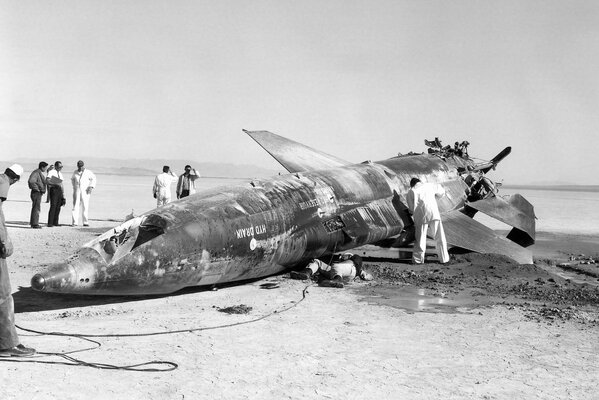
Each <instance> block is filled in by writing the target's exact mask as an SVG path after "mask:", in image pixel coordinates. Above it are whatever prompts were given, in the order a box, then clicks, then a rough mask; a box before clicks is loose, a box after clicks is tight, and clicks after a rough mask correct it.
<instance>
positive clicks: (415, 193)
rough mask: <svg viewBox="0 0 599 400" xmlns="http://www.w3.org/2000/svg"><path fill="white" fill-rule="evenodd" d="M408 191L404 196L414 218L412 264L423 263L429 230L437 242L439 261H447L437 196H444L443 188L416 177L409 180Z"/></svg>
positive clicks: (445, 243)
mask: <svg viewBox="0 0 599 400" xmlns="http://www.w3.org/2000/svg"><path fill="white" fill-rule="evenodd" d="M410 187H411V189H410V191H409V192H408V195H407V196H406V200H407V202H408V209H409V210H410V213H411V214H412V218H413V219H414V227H415V234H416V240H415V241H414V250H413V252H412V261H413V262H414V264H422V263H424V252H425V250H426V234H427V232H428V230H429V227H430V230H431V235H432V237H433V238H435V241H436V243H437V246H436V247H437V255H438V257H439V262H440V263H442V264H445V263H446V262H448V261H449V253H448V252H447V241H446V239H445V231H444V230H443V223H442V222H441V214H439V206H438V205H437V197H442V196H445V189H443V187H442V186H441V185H438V184H435V183H422V182H421V181H420V179H418V178H412V179H411V180H410Z"/></svg>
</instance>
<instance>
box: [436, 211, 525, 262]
mask: <svg viewBox="0 0 599 400" xmlns="http://www.w3.org/2000/svg"><path fill="white" fill-rule="evenodd" d="M441 218H442V219H443V228H444V230H445V237H446V238H447V243H448V244H449V245H452V246H458V247H461V248H464V249H468V250H472V251H476V252H478V253H496V254H504V255H506V256H508V257H510V258H512V259H513V260H514V261H516V262H517V263H519V264H532V263H533V262H532V252H531V251H530V250H527V249H525V248H524V247H521V246H519V245H518V244H516V243H514V242H512V241H511V240H509V239H506V238H503V237H501V236H499V235H497V234H496V233H495V232H493V230H492V229H490V228H488V227H486V226H484V225H483V224H481V223H480V222H478V221H475V220H473V219H472V218H470V217H468V216H467V215H465V214H463V213H461V212H460V211H458V210H453V211H450V212H448V213H445V214H443V215H442V216H441Z"/></svg>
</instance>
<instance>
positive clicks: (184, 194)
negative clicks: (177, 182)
mask: <svg viewBox="0 0 599 400" xmlns="http://www.w3.org/2000/svg"><path fill="white" fill-rule="evenodd" d="M187 196H189V190H185V189H183V190H181V195H180V196H179V198H180V199H182V198H183V197H187Z"/></svg>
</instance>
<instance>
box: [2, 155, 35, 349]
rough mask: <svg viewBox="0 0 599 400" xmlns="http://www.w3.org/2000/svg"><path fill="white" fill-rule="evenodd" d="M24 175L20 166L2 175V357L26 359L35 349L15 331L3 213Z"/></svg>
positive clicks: (9, 245) (11, 167) (6, 236)
mask: <svg viewBox="0 0 599 400" xmlns="http://www.w3.org/2000/svg"><path fill="white" fill-rule="evenodd" d="M22 174H23V167H21V166H20V165H18V164H14V165H12V166H10V168H6V170H5V171H4V173H3V174H0V357H24V356H30V355H33V354H35V350H34V349H31V348H28V347H25V346H23V345H22V344H20V343H19V336H18V335H17V330H16V329H15V308H14V307H15V306H14V301H13V298H12V289H11V286H10V279H9V276H8V265H7V263H6V258H7V257H10V256H11V255H12V252H13V245H12V242H11V241H10V238H9V237H8V231H7V229H6V225H5V224H4V213H3V212H2V203H4V201H5V200H6V198H7V197H8V189H9V187H10V185H12V184H13V183H15V182H18V181H19V179H20V178H21V175H22Z"/></svg>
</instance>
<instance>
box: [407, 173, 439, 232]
mask: <svg viewBox="0 0 599 400" xmlns="http://www.w3.org/2000/svg"><path fill="white" fill-rule="evenodd" d="M444 195H445V189H443V187H442V186H441V185H438V184H436V183H422V182H419V183H417V184H416V186H414V187H413V188H411V189H410V191H409V192H408V195H407V196H406V200H407V202H408V208H409V209H410V211H411V212H412V214H413V218H414V222H415V223H416V224H428V223H429V222H431V221H434V220H439V221H440V220H441V214H439V206H438V205H437V196H439V197H441V196H444Z"/></svg>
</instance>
